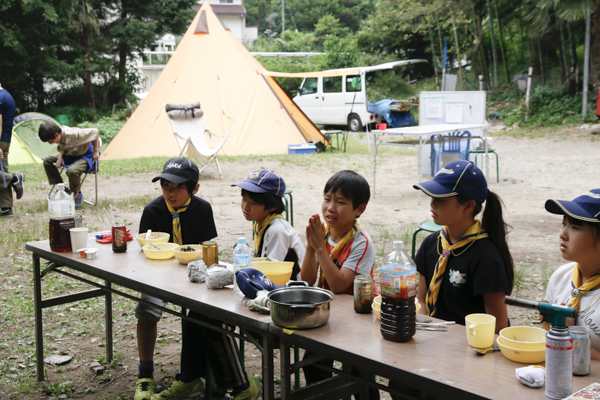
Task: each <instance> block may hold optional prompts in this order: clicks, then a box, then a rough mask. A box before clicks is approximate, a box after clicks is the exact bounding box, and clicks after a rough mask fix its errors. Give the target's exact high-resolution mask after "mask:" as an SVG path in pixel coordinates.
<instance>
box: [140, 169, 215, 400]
mask: <svg viewBox="0 0 600 400" xmlns="http://www.w3.org/2000/svg"><path fill="white" fill-rule="evenodd" d="M198 179H199V172H198V167H197V166H196V164H194V163H193V162H192V161H190V160H188V159H186V158H173V159H171V160H169V161H167V162H166V164H165V165H164V167H163V173H162V174H161V175H159V176H157V177H155V178H153V179H152V182H156V181H158V180H160V187H161V190H162V195H161V196H159V197H157V198H156V199H154V200H152V201H151V202H150V203H148V205H146V207H145V208H144V212H143V213H142V219H141V221H140V233H146V232H147V231H148V230H149V229H150V230H152V231H153V232H168V233H169V234H170V237H169V242H170V243H178V244H180V245H182V244H201V243H202V242H204V241H207V240H211V239H213V238H215V237H216V236H217V228H216V227H215V222H214V219H213V212H212V207H211V206H210V204H209V203H208V202H207V201H206V200H203V199H201V198H199V197H197V196H195V194H196V193H198V189H199V188H200V184H199V183H198ZM141 298H142V300H145V301H147V302H150V303H152V304H156V305H157V306H160V307H165V306H166V304H167V302H166V301H163V300H161V299H158V298H155V297H152V296H149V295H147V294H144V293H142V295H141ZM135 314H136V316H137V318H138V324H137V341H138V352H139V357H140V363H139V379H138V381H137V383H136V391H135V396H134V399H135V400H142V399H145V400H150V397H151V396H152V394H153V393H154V386H155V382H154V376H153V371H154V346H155V344H156V335H157V324H158V321H159V320H160V318H161V317H162V311H161V310H160V309H158V308H154V307H150V306H147V305H145V304H142V303H138V306H137V307H136V309H135Z"/></svg>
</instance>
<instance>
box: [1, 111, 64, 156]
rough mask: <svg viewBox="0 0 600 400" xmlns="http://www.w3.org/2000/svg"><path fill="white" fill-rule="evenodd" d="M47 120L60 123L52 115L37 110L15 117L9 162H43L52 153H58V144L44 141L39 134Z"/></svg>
mask: <svg viewBox="0 0 600 400" xmlns="http://www.w3.org/2000/svg"><path fill="white" fill-rule="evenodd" d="M46 121H52V122H54V123H55V124H57V125H59V126H60V124H59V123H58V122H57V121H56V120H55V119H54V118H52V117H50V116H48V115H46V114H42V113H36V112H29V113H24V114H20V115H18V116H16V117H15V119H14V125H13V132H12V139H11V143H10V151H9V153H8V163H9V164H10V165H17V164H41V163H42V159H43V158H44V157H46V156H49V155H52V154H58V151H57V150H56V146H53V145H51V144H48V143H44V142H42V141H41V140H40V137H39V136H38V130H39V128H40V125H41V124H43V123H44V122H46Z"/></svg>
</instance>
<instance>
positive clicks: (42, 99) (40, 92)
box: [33, 75, 46, 112]
mask: <svg viewBox="0 0 600 400" xmlns="http://www.w3.org/2000/svg"><path fill="white" fill-rule="evenodd" d="M33 87H34V88H35V94H36V98H37V110H38V111H40V112H44V111H46V93H45V92H44V77H43V76H41V75H37V76H35V77H34V78H33Z"/></svg>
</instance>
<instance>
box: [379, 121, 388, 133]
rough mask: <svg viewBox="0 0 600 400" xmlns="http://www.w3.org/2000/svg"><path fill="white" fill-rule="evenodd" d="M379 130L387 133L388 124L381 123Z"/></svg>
mask: <svg viewBox="0 0 600 400" xmlns="http://www.w3.org/2000/svg"><path fill="white" fill-rule="evenodd" d="M377 129H379V130H380V131H385V130H386V129H387V123H384V122H383V123H379V124H377Z"/></svg>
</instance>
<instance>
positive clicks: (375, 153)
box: [373, 133, 377, 198]
mask: <svg viewBox="0 0 600 400" xmlns="http://www.w3.org/2000/svg"><path fill="white" fill-rule="evenodd" d="M376 174H377V135H376V134H374V133H373V198H375V177H376Z"/></svg>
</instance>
